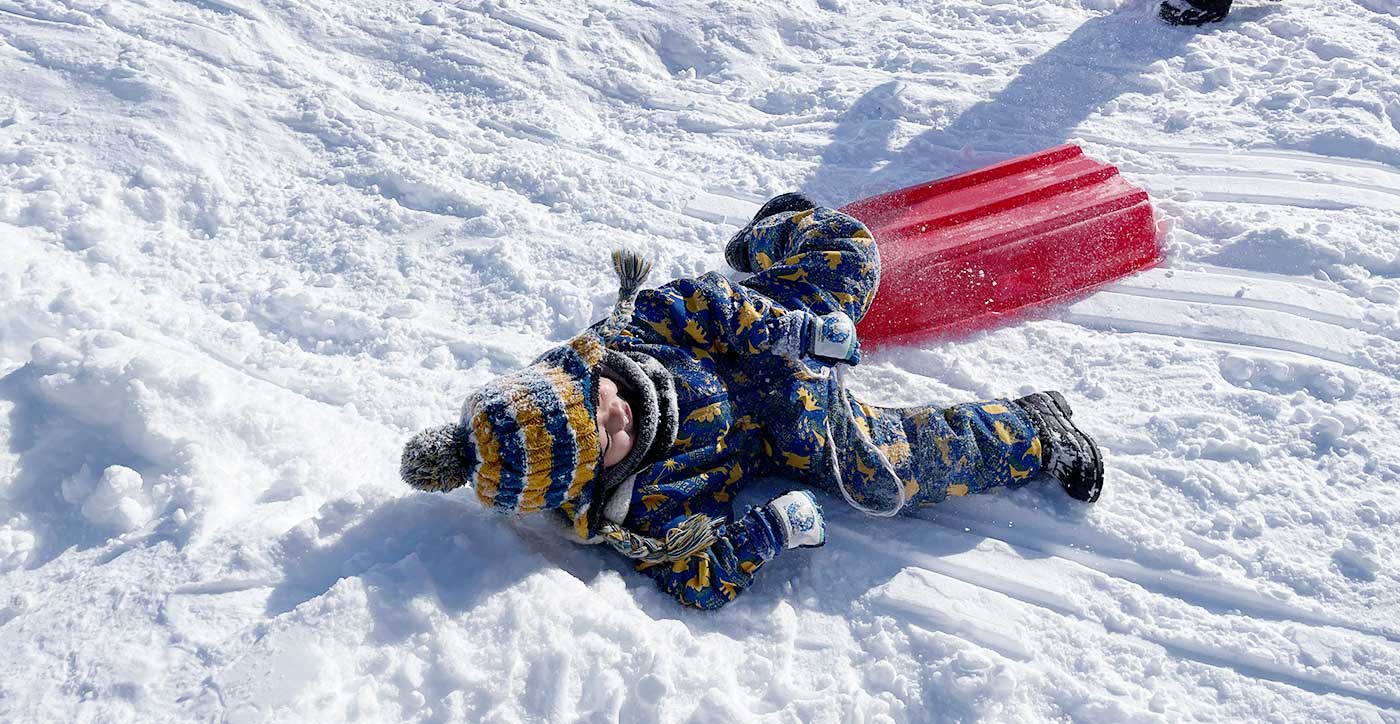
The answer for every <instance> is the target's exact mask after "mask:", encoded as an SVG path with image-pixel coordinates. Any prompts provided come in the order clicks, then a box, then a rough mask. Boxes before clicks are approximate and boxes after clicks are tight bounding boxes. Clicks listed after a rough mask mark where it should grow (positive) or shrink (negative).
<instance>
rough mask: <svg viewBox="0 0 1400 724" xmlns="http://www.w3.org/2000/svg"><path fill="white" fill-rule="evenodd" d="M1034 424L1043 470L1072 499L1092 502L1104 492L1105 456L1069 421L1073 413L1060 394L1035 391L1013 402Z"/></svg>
mask: <svg viewBox="0 0 1400 724" xmlns="http://www.w3.org/2000/svg"><path fill="white" fill-rule="evenodd" d="M1012 402H1014V403H1015V404H1016V405H1018V406H1019V407H1020V408H1021V409H1022V410H1025V411H1026V414H1027V415H1029V416H1030V418H1031V422H1032V423H1035V430H1036V434H1037V436H1038V437H1039V438H1040V447H1041V449H1042V450H1044V451H1045V452H1044V457H1043V464H1042V469H1043V470H1044V471H1045V472H1046V473H1049V474H1050V476H1051V477H1053V478H1055V479H1056V480H1058V481H1060V485H1061V486H1063V487H1064V489H1065V492H1066V493H1069V496H1070V497H1071V498H1074V499H1076V500H1083V501H1084V502H1086V503H1092V502H1094V501H1095V500H1098V499H1099V493H1100V492H1102V491H1103V456H1102V455H1100V454H1099V448H1098V446H1097V445H1095V444H1094V441H1093V440H1092V439H1090V438H1089V436H1088V435H1086V434H1084V431H1083V430H1080V429H1079V427H1078V426H1076V425H1075V424H1074V421H1072V420H1071V419H1070V418H1071V417H1073V416H1074V412H1073V411H1072V410H1070V409H1069V402H1067V401H1066V400H1065V396H1064V395H1061V394H1060V393H1058V392H1036V393H1034V394H1031V395H1026V396H1025V397H1022V398H1020V399H1018V400H1013V401H1012Z"/></svg>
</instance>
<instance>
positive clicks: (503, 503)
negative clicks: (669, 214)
mask: <svg viewBox="0 0 1400 724" xmlns="http://www.w3.org/2000/svg"><path fill="white" fill-rule="evenodd" d="M613 265H614V267H615V268H616V270H617V272H618V276H619V277H620V278H621V280H622V283H621V289H619V291H618V302H617V305H616V306H615V307H614V308H613V312H612V314H611V315H610V316H609V318H608V319H607V320H606V321H605V322H604V323H603V324H602V325H599V327H598V328H597V329H596V331H595V330H589V331H586V332H584V333H583V334H580V335H579V336H577V337H575V338H573V339H572V340H570V341H569V342H567V343H566V344H564V345H561V346H559V347H555V348H554V349H551V350H549V351H548V352H545V353H544V354H543V355H542V356H541V357H540V358H539V359H537V360H535V361H534V363H532V364H531V365H530V366H529V367H526V368H525V369H523V370H520V371H518V372H514V373H511V374H508V375H504V376H502V377H498V378H496V379H494V380H492V381H490V382H488V383H487V384H486V385H484V386H483V387H481V388H480V389H478V390H477V391H476V392H475V393H473V394H472V395H471V397H469V398H468V399H467V402H466V404H465V405H464V406H463V409H462V416H461V420H460V422H458V423H454V424H450V425H443V426H441V427H437V428H433V429H430V430H425V431H423V432H420V433H418V434H417V435H415V436H414V437H413V438H412V439H411V440H409V442H408V444H407V445H405V446H404V452H403V458H402V460H401V462H400V468H399V471H400V474H401V475H402V477H403V479H404V481H405V482H407V483H408V484H409V485H412V486H413V487H415V488H418V489H419V490H429V491H439V492H446V491H448V490H452V489H455V488H458V487H461V486H463V485H471V486H472V488H473V489H474V490H475V491H476V495H477V497H478V498H479V499H480V500H481V502H482V504H483V505H485V506H486V507H488V508H492V509H494V510H496V511H499V512H502V513H511V514H515V513H533V512H537V511H541V510H550V509H555V508H558V509H561V510H563V511H564V512H565V513H566V514H567V515H568V516H569V517H570V518H571V519H572V521H573V523H574V530H575V532H576V533H577V534H578V536H579V537H580V538H582V539H589V538H592V537H593V536H594V535H595V534H597V533H598V532H599V529H600V525H601V518H602V505H601V502H600V503H599V505H597V506H595V505H594V500H595V498H597V497H599V496H600V494H601V492H602V491H601V489H600V488H602V487H603V485H602V483H603V482H604V469H603V456H602V447H601V441H600V440H599V439H598V380H599V378H600V377H601V375H602V372H603V367H604V360H605V359H606V358H608V356H609V355H610V354H616V353H613V352H610V351H609V350H608V349H607V346H606V343H605V339H606V338H610V337H612V336H614V335H616V334H617V333H618V332H619V331H620V330H621V329H622V326H623V325H624V324H626V322H627V321H629V320H630V319H631V316H632V311H633V306H634V304H635V296H636V292H637V289H638V288H639V287H640V286H641V282H642V280H643V279H645V277H646V273H647V271H648V270H649V268H650V266H649V265H648V264H646V263H645V262H644V261H642V259H641V258H640V257H639V256H636V255H629V254H614V257H613ZM653 432H654V431H653Z"/></svg>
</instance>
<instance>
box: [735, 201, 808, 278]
mask: <svg viewBox="0 0 1400 724" xmlns="http://www.w3.org/2000/svg"><path fill="white" fill-rule="evenodd" d="M816 207H817V205H816V204H814V203H812V201H811V200H810V199H808V198H807V197H806V196H803V195H802V194H798V193H786V194H781V195H778V196H774V197H773V198H771V199H768V203H766V204H764V205H763V208H760V209H759V210H758V213H756V214H754V215H753V220H752V221H750V222H749V223H748V225H746V226H745V227H744V228H742V229H740V230H739V232H738V233H736V234H735V235H734V236H733V237H732V238H730V240H729V244H728V245H726V246H725V248H724V259H725V261H728V262H729V266H731V267H734V270H735V271H741V272H754V271H761V270H759V269H754V268H753V265H752V264H751V263H750V262H749V234H750V233H751V232H752V231H753V227H754V224H757V223H758V222H760V221H763V220H764V219H766V218H768V217H770V216H773V215H774V214H781V213H784V212H787V211H806V210H807V209H814V208H816Z"/></svg>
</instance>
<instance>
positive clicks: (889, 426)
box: [842, 399, 1043, 512]
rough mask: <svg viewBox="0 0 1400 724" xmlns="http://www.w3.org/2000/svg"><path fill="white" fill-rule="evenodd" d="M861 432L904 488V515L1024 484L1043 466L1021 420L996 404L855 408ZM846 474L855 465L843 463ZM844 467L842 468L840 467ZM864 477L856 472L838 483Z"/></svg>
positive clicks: (1026, 421)
mask: <svg viewBox="0 0 1400 724" xmlns="http://www.w3.org/2000/svg"><path fill="white" fill-rule="evenodd" d="M856 418H857V420H858V424H863V425H865V426H866V427H867V429H868V430H869V432H870V434H871V438H872V439H873V440H874V442H875V443H876V444H877V445H878V446H879V447H880V449H881V451H883V452H884V453H885V456H886V457H888V458H889V460H890V463H891V464H893V465H894V468H895V472H897V473H899V476H900V478H902V479H903V480H904V482H905V495H906V498H907V501H906V503H905V507H904V510H905V511H908V512H912V511H914V510H917V509H918V508H921V507H925V506H929V505H934V504H936V503H939V502H941V501H943V500H944V499H945V498H947V497H948V496H960V495H968V494H970V493H985V492H988V491H991V490H994V489H996V488H1003V487H1018V486H1020V485H1023V484H1025V483H1026V482H1027V481H1029V480H1030V479H1031V478H1032V477H1034V476H1035V474H1036V473H1037V472H1039V471H1040V469H1041V465H1042V454H1043V451H1042V450H1041V442H1040V439H1039V438H1038V437H1037V435H1036V430H1035V428H1034V426H1033V424H1032V422H1031V419H1030V417H1029V416H1027V414H1026V412H1025V411H1024V410H1022V409H1021V408H1020V407H1019V406H1018V405H1015V404H1013V403H1012V402H1011V401H1010V400H1005V399H998V400H989V401H986V402H974V403H968V404H962V405H955V406H953V407H949V408H938V407H905V408H893V409H890V408H878V407H874V406H872V405H867V404H865V403H858V409H857V410H856ZM848 458H849V459H850V461H851V463H848V464H849V465H850V466H851V467H856V466H857V465H859V463H860V462H861V461H860V460H859V457H858V456H855V455H852V456H848ZM842 467H843V468H844V467H847V465H843V466H842ZM863 474H867V472H866V471H865V470H862V469H856V470H852V471H851V472H850V473H846V472H845V471H843V477H844V478H846V479H850V475H857V476H859V475H863Z"/></svg>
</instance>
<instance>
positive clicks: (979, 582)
mask: <svg viewBox="0 0 1400 724" xmlns="http://www.w3.org/2000/svg"><path fill="white" fill-rule="evenodd" d="M946 518H949V516H947V515H946V514H942V513H940V515H939V516H938V519H936V520H934V521H932V522H934V523H935V524H937V525H939V526H940V527H943V528H945V529H947V530H948V531H949V534H950V535H955V536H968V537H984V538H991V539H995V540H997V541H1000V542H1002V543H1004V544H1006V545H1007V546H1009V547H1011V548H1012V549H1017V550H1025V551H1028V552H1034V553H1037V554H1040V555H1043V556H1049V558H1048V559H1045V558H1042V559H1040V560H1037V561H1034V565H1036V566H1040V567H1043V566H1045V565H1046V564H1047V563H1050V564H1051V565H1053V566H1055V567H1056V568H1058V569H1059V570H1057V571H1056V572H1055V580H1068V581H1072V582H1074V583H1085V584H1089V583H1090V581H1089V580H1088V579H1089V578H1092V576H1093V575H1094V574H1098V575H1103V576H1108V577H1110V578H1114V579H1117V580H1120V581H1126V582H1128V583H1131V584H1135V585H1137V586H1138V587H1140V588H1142V589H1144V590H1146V591H1148V592H1150V593H1151V594H1154V595H1156V596H1158V597H1161V598H1163V599H1169V600H1170V601H1171V602H1174V603H1175V604H1178V605H1181V606H1189V607H1192V608H1193V609H1196V611H1195V615H1197V616H1200V617H1203V618H1204V619H1206V620H1209V621H1210V622H1212V623H1216V624H1218V625H1219V630H1222V631H1224V630H1229V629H1230V627H1231V625H1232V623H1233V622H1230V621H1227V620H1226V617H1227V616H1229V615H1239V616H1249V617H1253V618H1262V619H1267V620H1270V621H1273V622H1274V625H1277V624H1278V622H1284V623H1286V624H1288V625H1291V626H1296V625H1306V626H1309V627H1326V628H1330V629H1334V630H1336V629H1340V630H1342V631H1345V632H1348V634H1350V635H1355V636H1363V637H1368V638H1372V639H1379V640H1384V641H1389V642H1395V641H1400V636H1397V635H1396V634H1392V633H1390V632H1386V631H1380V630H1375V631H1373V630H1366V629H1363V628H1358V627H1356V626H1353V625H1351V624H1349V623H1348V622H1345V621H1341V620H1338V619H1335V618H1333V617H1331V616H1327V615H1325V614H1321V613H1312V612H1308V611H1304V610H1301V609H1298V608H1296V607H1292V606H1288V605H1286V604H1282V603H1278V602H1273V601H1269V600H1268V599H1266V598H1264V597H1262V596H1259V595H1258V594H1255V593H1253V592H1251V591H1246V590H1243V589H1237V588H1234V587H1232V586H1229V585H1228V584H1222V583H1219V582H1208V581H1203V580H1199V579H1196V578H1193V577H1190V576H1185V575H1182V574H1178V573H1174V572H1170V571H1154V570H1151V569H1148V568H1146V567H1144V566H1141V565H1140V564H1137V563H1135V562H1132V561H1122V560H1114V559H1108V558H1103V557H1101V556H1098V555H1097V554H1093V553H1090V552H1088V551H1082V550H1079V549H1074V548H1069V547H1067V546H1059V545H1055V544H1046V543H1044V542H1038V543H1033V542H1031V541H1029V540H1028V539H1027V538H1026V537H1023V536H1017V537H1001V536H998V535H994V534H993V531H992V530H990V526H986V525H983V524H982V523H979V522H975V521H969V520H964V519H955V521H954V522H953V523H952V524H950V523H949V522H948V521H946V520H945V519H946ZM831 532H832V533H834V534H835V536H834V537H835V538H836V539H837V540H841V541H843V542H846V543H848V544H851V545H854V546H858V547H860V548H864V549H868V550H871V551H875V550H878V551H880V552H881V553H882V554H885V555H891V556H894V557H897V558H899V559H901V560H902V561H903V562H905V563H907V564H908V566H909V567H911V568H914V569H915V570H918V571H921V572H924V573H927V574H930V575H931V576H934V577H937V578H939V579H952V580H954V581H957V582H961V583H963V584H966V585H968V586H972V587H975V588H979V589H983V590H986V591H991V592H994V593H996V594H1000V595H1002V596H1005V597H1007V598H1009V599H1011V600H1012V601H1015V602H1016V603H1017V604H1019V605H1022V606H1026V607H1031V608H1033V609H1037V610H1042V611H1045V612H1048V613H1049V615H1053V616H1055V617H1056V618H1057V619H1060V622H1061V624H1062V625H1067V626H1072V627H1076V628H1082V629H1083V631H1084V633H1085V635H1087V636H1092V637H1099V638H1104V637H1107V638H1131V639H1135V640H1137V641H1140V642H1143V643H1145V644H1149V645H1156V646H1159V647H1161V648H1162V650H1163V651H1165V652H1166V653H1167V654H1168V655H1169V656H1172V657H1174V658H1176V659H1181V660H1186V661H1192V662H1195V663H1198V664H1202V665H1206V666H1212V667H1216V668H1223V669H1228V670H1231V671H1233V672H1235V673H1236V674H1237V675H1239V676H1242V677H1245V678H1250V679H1258V680H1265V681H1271V682H1274V683H1277V684H1283V685H1286V686H1292V687H1295V688H1298V689H1302V690H1304V691H1308V692H1311V693H1313V694H1316V695H1319V696H1326V695H1334V696H1339V697H1343V698H1345V699H1347V700H1349V701H1352V702H1355V703H1357V704H1370V705H1372V706H1375V707H1379V708H1382V709H1391V710H1395V709H1400V693H1392V692H1384V691H1374V690H1372V689H1369V688H1366V687H1364V686H1360V685H1357V684H1354V683H1351V682H1346V681H1340V680H1337V679H1336V678H1334V677H1332V676H1329V675H1328V674H1326V673H1325V672H1313V671H1306V670H1299V669H1298V668H1297V667H1296V666H1295V667H1293V668H1290V667H1289V666H1288V664H1287V663H1279V662H1275V661H1269V660H1265V659H1262V658H1260V657H1258V656H1253V655H1251V654H1249V653H1247V652H1245V651H1238V650H1229V649H1226V648H1222V647H1220V646H1217V645H1213V644H1211V643H1208V642H1201V641H1191V640H1186V639H1184V638H1181V637H1173V636H1170V635H1169V634H1167V633H1164V632H1162V631H1158V630H1148V629H1147V628H1146V627H1145V626H1143V625H1141V623H1140V622H1138V621H1136V620H1134V624H1136V625H1135V626H1134V627H1132V628H1129V629H1126V630H1111V629H1109V628H1108V627H1107V626H1106V625H1105V624H1104V623H1103V622H1102V621H1100V620H1099V619H1097V618H1095V617H1093V616H1091V615H1088V614H1086V613H1085V612H1084V611H1082V610H1080V607H1079V606H1077V605H1076V604H1075V599H1074V598H1073V597H1072V596H1071V595H1070V594H1062V593H1059V592H1056V591H1053V590H1048V589H1047V588H1044V587H1041V586H1036V585H1032V584H1028V583H1026V582H1025V579H1013V578H1011V577H1008V576H1003V575H1000V574H999V573H998V572H996V571H997V570H998V569H999V568H1004V567H1006V566H1007V564H1016V563H1020V562H1021V561H1019V560H1017V559H1012V558H1010V557H1007V556H1002V555H998V554H996V553H992V552H986V551H983V550H980V549H977V548H974V547H970V548H969V551H968V552H967V553H965V554H959V555H957V556H952V557H951V558H953V559H961V558H964V557H972V558H977V559H979V562H980V565H976V566H972V565H966V564H964V563H960V562H958V561H957V560H952V559H950V557H946V556H934V555H930V554H926V553H922V552H920V551H917V550H914V549H912V548H909V547H908V546H906V545H904V544H899V543H894V544H890V543H889V542H881V543H878V544H877V543H876V542H875V541H874V540H872V539H871V538H870V537H868V536H866V535H865V534H863V533H859V532H856V531H854V530H851V529H849V528H847V527H844V526H839V525H838V526H833V527H832V529H831ZM1011 567H1013V568H1014V567H1015V566H1014V565H1012V566H1011ZM1086 571H1088V572H1090V573H1089V574H1088V576H1087V577H1086ZM1125 572H1131V573H1129V575H1123V574H1124V573H1125ZM1038 580H1045V579H1044V578H1043V577H1041V578H1039V579H1038ZM1163 582H1166V585H1161V584H1162V583H1163ZM1080 589H1081V594H1082V593H1083V591H1093V590H1094V587H1093V586H1092V585H1084V586H1080ZM1071 593H1072V592H1071ZM1089 595H1093V594H1092V593H1090V594H1089ZM874 603H875V605H876V607H877V608H879V609H888V610H891V611H892V612H894V613H897V614H900V615H902V616H905V617H908V618H912V619H915V620H917V621H919V622H921V623H924V624H926V625H929V626H931V627H932V628H933V629H935V630H938V631H940V632H942V633H945V634H948V635H951V636H955V637H957V638H960V639H962V640H964V641H967V642H969V643H971V644H973V645H976V646H980V647H983V648H987V649H990V650H992V651H995V652H997V653H999V654H1001V655H1003V656H1006V657H1007V658H1010V659H1014V660H1019V661H1026V660H1029V658H1030V654H1029V652H1028V650H1027V648H1026V646H1024V645H1023V644H1022V643H1021V642H1020V641H1019V640H1018V639H1017V638H1016V637H1015V635H1014V633H1015V631H1014V626H1012V628H1011V633H1008V632H1007V628H1006V627H997V626H993V625H989V623H988V622H986V621H979V620H977V618H975V617H972V616H968V615H966V614H960V613H957V612H952V611H945V610H941V609H939V608H937V607H936V606H931V605H928V604H926V603H922V602H918V601H910V600H907V599H902V598H893V599H891V598H890V597H883V598H880V599H877V600H876V601H875V602H874ZM1212 606H1214V607H1220V608H1224V609H1226V610H1227V611H1228V612H1238V613H1226V614H1221V613H1217V612H1214V611H1211V610H1210V607H1212ZM1201 609H1204V610H1203V611H1202V610H1201ZM1116 625H1121V624H1116ZM1289 663H1293V662H1289Z"/></svg>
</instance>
